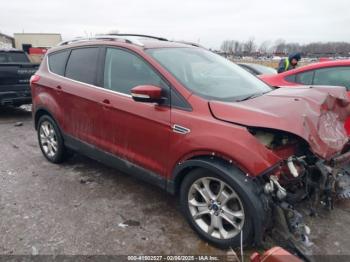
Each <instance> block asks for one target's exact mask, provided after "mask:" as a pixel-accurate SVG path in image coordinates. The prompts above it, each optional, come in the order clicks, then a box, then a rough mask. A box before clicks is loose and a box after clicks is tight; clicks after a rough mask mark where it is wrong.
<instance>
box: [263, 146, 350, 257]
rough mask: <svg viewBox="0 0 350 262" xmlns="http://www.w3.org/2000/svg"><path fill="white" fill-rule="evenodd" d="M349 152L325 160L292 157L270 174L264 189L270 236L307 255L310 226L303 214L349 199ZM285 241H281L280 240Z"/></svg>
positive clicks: (312, 157) (310, 213) (313, 213)
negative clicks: (267, 207)
mask: <svg viewBox="0 0 350 262" xmlns="http://www.w3.org/2000/svg"><path fill="white" fill-rule="evenodd" d="M349 166H350V151H346V152H343V153H342V154H338V155H337V156H334V157H333V158H330V159H328V160H324V159H321V158H318V157H316V156H315V155H311V156H298V157H297V156H291V157H289V158H288V159H286V160H284V161H283V162H282V163H281V164H280V165H279V166H278V167H276V168H275V170H271V171H270V174H265V177H264V180H263V181H264V182H263V191H264V194H265V195H266V196H268V198H269V202H270V207H271V213H272V225H273V229H272V232H273V235H274V236H276V239H278V241H279V243H281V242H282V243H283V242H284V243H285V246H286V247H289V248H293V249H294V250H296V251H298V252H299V254H301V255H303V256H308V255H310V254H311V253H310V252H311V251H310V246H311V245H312V243H311V241H310V237H309V235H310V229H309V227H308V226H307V225H306V224H305V223H304V219H303V216H305V215H317V214H318V213H319V212H320V211H321V210H320V209H327V210H332V209H333V208H334V202H335V200H337V199H350V175H349V174H350V173H349V172H348V170H349V169H348V167H349ZM281 240H284V241H281Z"/></svg>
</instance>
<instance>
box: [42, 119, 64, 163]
mask: <svg viewBox="0 0 350 262" xmlns="http://www.w3.org/2000/svg"><path fill="white" fill-rule="evenodd" d="M37 133H38V141H39V146H40V149H41V152H42V153H43V154H44V156H45V158H46V159H47V160H49V161H50V162H52V163H55V164H58V163H61V162H63V161H64V160H65V159H66V157H67V155H68V152H67V149H66V148H65V146H64V142H63V138H62V134H61V132H60V130H59V128H58V126H57V124H56V122H55V121H54V120H53V119H52V118H51V117H50V116H48V115H43V116H41V117H40V119H39V121H38V126H37Z"/></svg>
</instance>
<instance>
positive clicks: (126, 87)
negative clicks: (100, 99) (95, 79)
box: [104, 48, 166, 94]
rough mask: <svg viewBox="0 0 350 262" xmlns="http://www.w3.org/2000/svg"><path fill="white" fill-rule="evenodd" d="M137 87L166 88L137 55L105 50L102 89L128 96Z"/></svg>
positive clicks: (111, 49)
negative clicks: (152, 86)
mask: <svg viewBox="0 0 350 262" xmlns="http://www.w3.org/2000/svg"><path fill="white" fill-rule="evenodd" d="M139 85H154V86H159V87H162V88H164V87H165V86H166V85H165V83H164V82H163V80H162V79H161V77H160V76H159V75H158V74H157V73H155V72H154V70H153V69H152V68H151V67H150V66H149V65H148V64H147V63H146V62H145V61H144V60H143V59H141V58H140V57H138V56H137V55H135V54H132V53H130V52H128V51H124V50H121V49H117V48H107V51H106V59H105V71H104V88H106V89H109V90H113V91H116V92H119V93H124V94H130V93H131V91H130V90H131V89H132V88H134V87H136V86H139Z"/></svg>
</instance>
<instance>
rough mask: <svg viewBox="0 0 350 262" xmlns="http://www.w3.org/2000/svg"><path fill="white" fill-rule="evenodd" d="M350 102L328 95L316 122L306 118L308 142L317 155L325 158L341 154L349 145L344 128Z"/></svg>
mask: <svg viewBox="0 0 350 262" xmlns="http://www.w3.org/2000/svg"><path fill="white" fill-rule="evenodd" d="M348 104H349V102H348V101H347V100H344V99H340V98H336V97H334V96H331V95H328V96H326V97H325V100H324V102H323V104H321V106H320V113H319V116H318V117H317V118H316V119H315V120H316V121H317V122H315V120H314V119H313V118H311V117H307V116H305V122H304V126H305V132H306V133H308V134H309V135H308V137H307V139H306V141H308V143H309V145H310V148H311V149H312V150H313V152H314V153H315V154H317V155H318V156H320V157H322V158H324V159H330V157H332V156H334V155H336V154H339V153H340V152H341V151H342V150H343V148H344V146H345V145H346V144H347V143H348V140H349V139H348V136H347V133H346V130H345V128H344V122H345V120H346V116H347V106H348Z"/></svg>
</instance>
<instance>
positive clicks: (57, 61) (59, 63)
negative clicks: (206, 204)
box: [49, 50, 70, 76]
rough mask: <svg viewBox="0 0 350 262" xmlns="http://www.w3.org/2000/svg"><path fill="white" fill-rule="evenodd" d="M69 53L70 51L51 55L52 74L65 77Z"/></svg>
mask: <svg viewBox="0 0 350 262" xmlns="http://www.w3.org/2000/svg"><path fill="white" fill-rule="evenodd" d="M69 52H70V50H65V51H62V52H58V53H53V54H51V55H49V68H50V71H51V72H53V73H55V74H58V75H61V76H63V75H64V70H65V68H66V62H67V58H68V55H69Z"/></svg>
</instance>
